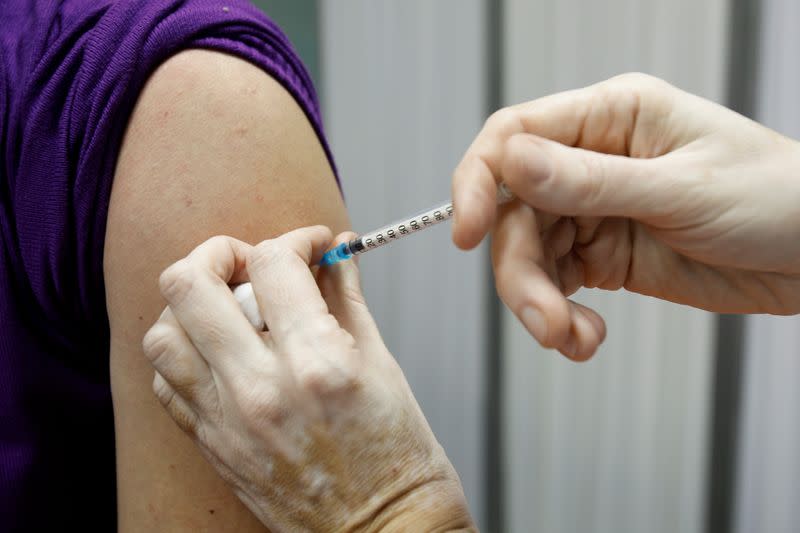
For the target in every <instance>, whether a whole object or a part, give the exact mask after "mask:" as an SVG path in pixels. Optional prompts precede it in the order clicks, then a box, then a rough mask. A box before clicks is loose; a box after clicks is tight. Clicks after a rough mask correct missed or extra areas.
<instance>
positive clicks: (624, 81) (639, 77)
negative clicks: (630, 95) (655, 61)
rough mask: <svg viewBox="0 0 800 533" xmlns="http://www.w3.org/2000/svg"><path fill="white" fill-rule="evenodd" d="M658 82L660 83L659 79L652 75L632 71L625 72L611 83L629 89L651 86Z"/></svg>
mask: <svg viewBox="0 0 800 533" xmlns="http://www.w3.org/2000/svg"><path fill="white" fill-rule="evenodd" d="M656 80H657V81H660V80H659V78H656V77H655V76H651V75H650V74H645V73H644V72H637V71H631V72H625V73H623V74H620V75H618V76H614V77H613V78H611V79H610V80H609V81H610V82H614V83H617V84H620V85H622V86H628V87H629V86H642V85H647V84H651V83H653V82H654V81H656Z"/></svg>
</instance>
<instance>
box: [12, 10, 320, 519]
mask: <svg viewBox="0 0 800 533" xmlns="http://www.w3.org/2000/svg"><path fill="white" fill-rule="evenodd" d="M186 48H206V49H213V50H219V51H224V52H227V53H230V54H233V55H236V56H239V57H241V58H243V59H246V60H247V61H250V62H251V63H253V64H255V65H257V66H258V67H260V68H262V69H263V70H264V71H266V72H267V73H268V74H269V75H271V76H272V77H273V78H275V79H276V80H277V81H278V82H280V83H281V84H282V85H283V86H284V87H285V88H286V89H287V90H288V91H289V92H290V93H291V94H292V95H293V96H294V98H295V99H296V100H297V102H298V103H299V104H300V106H301V107H302V108H303V110H304V111H305V113H306V115H307V117H308V120H309V121H310V123H311V124H312V125H313V127H314V129H315V131H316V132H317V135H318V136H319V139H320V142H321V143H322V144H323V146H324V148H325V151H326V153H327V154H328V158H329V160H331V156H330V152H329V150H328V146H327V144H326V143H325V140H324V137H323V132H322V123H321V119H320V113H319V108H318V105H317V99H316V96H315V94H314V89H313V87H312V83H311V79H310V78H309V76H308V74H307V72H306V71H305V69H304V68H303V66H302V64H301V63H300V61H299V59H298V58H297V56H296V54H295V53H294V51H293V50H292V48H291V46H290V44H289V42H288V41H287V39H286V37H285V36H284V35H283V34H282V33H281V31H280V30H279V29H278V28H277V27H276V26H275V24H274V23H273V22H271V21H270V20H269V19H267V18H266V17H265V16H264V15H263V14H262V13H261V12H259V11H258V10H257V9H256V8H254V7H253V6H251V5H250V4H249V3H247V2H245V1H243V0H219V1H215V0H150V1H148V0H119V1H112V0H64V1H61V2H57V1H45V0H38V1H37V0H2V1H0V530H1V531H20V530H24V531H49V530H52V531H65V530H66V531H69V530H75V531H114V530H115V529H116V509H115V498H116V496H115V467H114V428H113V418H112V409H111V395H110V389H109V365H108V361H109V329H108V318H107V314H106V306H105V294H104V285H103V264H102V260H103V240H104V235H105V229H106V215H107V211H108V201H109V194H110V191H111V182H112V179H113V174H114V167H115V164H116V159H117V155H118V152H119V148H120V142H121V138H122V135H123V132H124V129H125V126H126V123H127V121H128V118H129V115H130V113H131V109H132V107H133V105H134V103H135V101H136V98H137V96H138V94H139V92H140V90H141V88H142V85H143V84H144V82H145V80H146V79H147V77H148V75H149V74H150V73H152V72H153V70H154V69H155V68H156V67H157V66H158V65H159V64H160V63H162V62H163V61H164V60H165V59H167V58H168V57H169V56H171V55H174V54H175V53H176V52H178V51H180V50H182V49H186ZM331 164H332V165H333V162H332V160H331Z"/></svg>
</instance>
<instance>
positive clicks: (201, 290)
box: [159, 237, 262, 369]
mask: <svg viewBox="0 0 800 533" xmlns="http://www.w3.org/2000/svg"><path fill="white" fill-rule="evenodd" d="M250 248H251V246H250V245H249V244H246V243H244V242H242V241H239V240H236V239H234V238H232V237H212V238H211V239H209V240H207V241H206V242H204V243H203V244H201V245H200V246H198V247H197V248H195V249H194V250H193V251H192V252H191V253H190V254H189V255H188V256H187V257H186V258H184V259H181V260H180V261H178V262H176V263H174V264H173V265H172V266H170V267H169V268H167V269H166V270H165V271H164V272H163V273H162V274H161V277H160V278H159V285H160V289H161V294H162V295H163V296H164V298H165V299H166V300H167V303H168V304H169V307H170V309H171V310H172V312H173V314H174V315H175V318H176V319H177V320H178V322H179V323H180V325H181V326H182V327H183V329H184V330H185V331H186V334H187V335H188V336H189V339H191V341H192V344H194V345H195V347H196V348H197V350H198V351H199V352H200V353H201V354H202V355H203V358H204V359H206V361H208V363H209V365H211V366H212V367H216V368H218V369H219V362H220V358H221V357H224V356H225V355H226V354H229V353H237V354H238V353H250V352H251V351H252V350H253V349H254V348H257V347H259V346H261V345H262V342H261V339H260V337H259V336H258V334H257V333H256V331H255V330H254V329H253V327H252V326H251V325H250V322H248V321H247V319H246V318H245V316H244V314H242V311H241V309H240V308H239V304H238V303H237V301H236V299H235V298H234V297H233V293H232V292H231V290H230V288H229V287H228V283H230V282H236V281H243V280H244V273H245V270H244V267H245V258H246V256H247V253H248V251H249V249H250ZM223 366H224V365H223Z"/></svg>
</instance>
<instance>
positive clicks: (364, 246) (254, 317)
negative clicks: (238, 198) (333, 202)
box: [233, 183, 514, 329]
mask: <svg viewBox="0 0 800 533" xmlns="http://www.w3.org/2000/svg"><path fill="white" fill-rule="evenodd" d="M513 198H514V195H513V193H512V192H511V191H509V190H508V188H507V187H506V186H505V184H503V183H501V184H500V186H499V187H498V189H497V203H498V204H504V203H506V202H509V201H511V200H512V199H513ZM452 217H453V202H446V203H444V204H442V205H439V206H436V207H433V208H431V209H427V210H425V211H422V212H421V213H417V214H416V215H414V216H411V217H406V218H403V219H400V220H398V221H397V222H394V223H392V224H388V225H386V226H383V227H381V228H379V229H377V230H375V231H371V232H369V233H364V234H362V235H360V236H358V237H356V238H355V239H353V240H351V241H349V242H343V243H342V244H340V245H339V246H337V247H336V248H333V249H331V250H328V251H327V252H325V255H323V256H322V260H321V261H320V262H319V264H320V266H328V265H333V264H336V263H338V262H339V261H345V260H347V259H350V258H351V257H353V256H354V255H360V254H363V253H365V252H369V251H370V250H375V249H376V248H380V247H381V246H384V245H386V244H389V243H390V242H394V241H398V240H400V239H402V238H403V237H406V236H408V235H412V234H414V233H417V232H419V231H422V230H424V229H427V228H430V227H433V226H435V225H436V224H439V223H440V222H444V221H445V220H448V219H450V218H452ZM233 294H234V296H235V297H236V300H237V301H238V302H239V305H240V306H241V307H242V311H243V312H244V314H245V316H246V317H247V319H248V320H249V321H250V323H251V324H253V326H254V327H256V328H258V329H263V327H264V321H263V320H262V318H261V315H260V314H259V312H258V304H257V303H256V300H255V295H254V294H253V288H252V286H250V284H249V283H243V284H241V285H239V286H237V287H236V288H235V289H234V290H233Z"/></svg>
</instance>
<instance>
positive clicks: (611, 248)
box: [453, 74, 800, 360]
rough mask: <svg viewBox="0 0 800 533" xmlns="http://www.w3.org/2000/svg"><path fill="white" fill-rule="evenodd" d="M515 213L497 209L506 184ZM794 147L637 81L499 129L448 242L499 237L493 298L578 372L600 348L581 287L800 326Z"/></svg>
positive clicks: (489, 130) (474, 157)
mask: <svg viewBox="0 0 800 533" xmlns="http://www.w3.org/2000/svg"><path fill="white" fill-rule="evenodd" d="M501 181H503V182H505V183H506V185H507V186H508V188H509V189H510V190H511V191H513V192H514V193H515V195H516V196H517V200H515V201H514V202H513V203H511V204H509V205H505V206H501V207H499V208H498V207H497V206H496V205H495V202H494V198H495V191H496V188H497V185H496V184H497V183H499V182H501ZM798 198H800V146H799V145H798V143H797V142H796V141H793V140H791V139H788V138H786V137H783V136H781V135H779V134H777V133H776V132H774V131H771V130H769V129H767V128H765V127H763V126H761V125H759V124H757V123H755V122H753V121H751V120H748V119H747V118H745V117H742V116H741V115H738V114H736V113H734V112H733V111H730V110H728V109H726V108H724V107H721V106H719V105H716V104H714V103H711V102H709V101H706V100H703V99H702V98H699V97H697V96H694V95H691V94H688V93H685V92H683V91H680V90H678V89H676V88H675V87H672V86H670V85H668V84H667V83H665V82H663V81H661V80H659V79H656V78H653V77H650V76H646V75H642V74H627V75H623V76H619V77H617V78H613V79H610V80H608V81H605V82H602V83H599V84H596V85H592V86H590V87H587V88H584V89H579V90H575V91H568V92H565V93H560V94H556V95H552V96H548V97H545V98H541V99H539V100H534V101H532V102H528V103H524V104H519V105H516V106H512V107H509V108H506V109H503V110H501V111H498V112H497V113H495V114H494V115H493V116H492V117H491V118H490V119H489V120H488V121H487V122H486V124H485V126H484V128H483V130H482V131H481V132H480V134H479V135H478V136H477V138H476V139H475V141H474V142H473V144H472V145H471V146H470V148H469V149H468V150H467V152H466V154H465V156H464V158H463V159H462V161H461V163H460V164H459V165H458V167H457V168H456V170H455V172H454V175H453V202H454V206H455V220H454V224H453V240H454V242H455V244H456V245H457V246H459V247H460V248H463V249H470V248H473V247H474V246H476V245H477V244H478V243H479V242H480V241H481V240H482V239H483V238H484V236H486V235H487V234H489V233H491V235H492V237H493V242H492V261H493V267H494V272H495V278H496V285H497V290H498V293H499V295H500V297H501V298H502V299H503V301H504V302H505V303H506V304H507V305H508V307H509V308H510V309H511V310H512V311H513V312H514V313H515V314H516V315H517V316H518V317H519V319H520V320H521V321H522V322H523V324H525V326H526V327H527V329H528V330H529V332H530V333H531V335H533V336H534V337H535V338H536V339H537V340H538V341H539V342H540V343H541V344H542V345H544V346H546V347H552V348H556V349H558V350H559V351H561V352H562V353H563V354H564V355H566V356H568V357H570V358H572V359H574V360H585V359H587V358H589V357H591V356H592V355H593V354H594V352H595V350H596V349H597V347H598V346H599V344H600V343H601V342H602V341H603V339H604V337H605V326H604V323H603V320H602V318H601V317H600V316H599V315H598V314H597V313H595V312H594V311H592V310H591V309H588V308H586V307H584V306H581V305H579V304H577V303H574V302H572V301H570V300H568V297H569V296H570V295H572V294H573V293H574V292H575V291H576V290H578V289H579V288H581V287H590V288H593V287H596V288H601V289H605V290H618V289H622V288H625V289H627V290H629V291H632V292H637V293H640V294H645V295H649V296H654V297H657V298H662V299H665V300H669V301H673V302H677V303H681V304H686V305H691V306H694V307H698V308H701V309H707V310H710V311H717V312H725V313H772V314H794V313H797V312H800V239H798V230H797V228H798V227H800V207H799V206H800V202H798Z"/></svg>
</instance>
